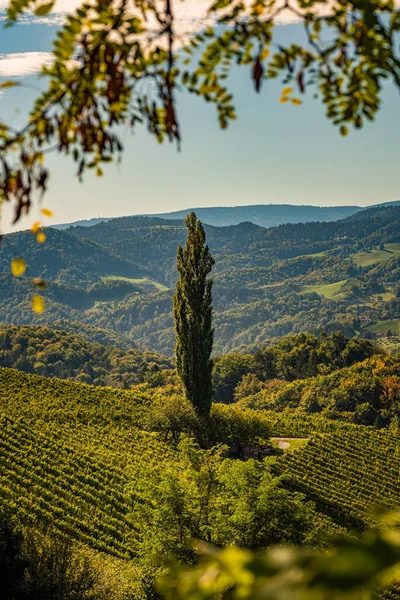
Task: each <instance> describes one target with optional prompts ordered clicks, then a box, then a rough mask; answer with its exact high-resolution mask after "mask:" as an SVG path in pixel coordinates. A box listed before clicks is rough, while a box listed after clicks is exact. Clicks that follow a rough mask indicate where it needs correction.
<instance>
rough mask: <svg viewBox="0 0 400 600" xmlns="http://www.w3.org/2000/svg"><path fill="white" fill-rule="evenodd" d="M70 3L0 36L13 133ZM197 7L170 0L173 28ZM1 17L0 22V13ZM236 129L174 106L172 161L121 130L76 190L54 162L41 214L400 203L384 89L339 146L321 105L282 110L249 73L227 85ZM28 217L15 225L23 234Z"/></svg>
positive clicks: (237, 73) (282, 29) (193, 17)
mask: <svg viewBox="0 0 400 600" xmlns="http://www.w3.org/2000/svg"><path fill="white" fill-rule="evenodd" d="M7 3H8V2H7V0H0V17H1V11H2V10H3V11H4V7H5V6H6V5H7ZM77 3H79V0H59V2H58V3H57V5H56V10H55V11H54V12H53V13H52V14H51V16H50V17H49V18H47V19H37V18H30V17H29V16H28V17H26V18H25V19H24V20H23V22H22V23H21V24H18V25H16V26H14V27H12V28H9V29H6V30H2V31H1V34H0V81H2V79H4V78H6V79H10V78H11V79H12V78H17V79H18V80H19V81H20V82H21V83H22V84H23V86H22V87H21V88H14V89H10V90H5V91H4V92H3V94H2V95H1V96H0V119H3V120H5V121H6V122H12V123H13V124H14V125H15V126H18V124H22V123H23V121H24V118H25V117H26V114H27V111H28V110H29V108H30V106H31V104H32V102H33V100H34V98H35V96H36V95H37V94H38V91H39V89H40V88H39V86H40V85H41V84H40V83H38V80H37V73H38V70H39V68H40V65H41V64H43V63H46V62H48V61H49V60H50V59H51V55H50V51H51V44H52V40H53V38H54V35H55V33H56V31H57V28H58V27H59V26H60V24H61V22H62V20H63V18H64V14H65V11H66V9H67V8H69V9H70V8H71V7H72V6H73V5H74V4H77ZM207 5H208V2H205V0H186V1H185V2H178V3H177V6H178V7H179V11H180V13H179V17H180V21H181V24H182V27H185V29H188V27H191V28H192V29H196V28H197V29H198V28H200V27H201V26H202V24H203V23H204V21H201V20H200V19H199V17H200V15H202V14H203V13H204V7H205V6H207ZM3 14H4V13H3ZM277 36H278V37H277V39H278V40H281V41H283V42H287V41H294V40H300V39H301V26H300V25H299V24H295V23H294V24H293V23H287V22H286V21H285V22H284V23H282V24H281V25H279V26H278V28H277ZM231 87H232V89H233V92H234V95H235V103H236V107H237V109H238V116H239V119H238V121H236V122H234V123H233V124H232V125H231V126H230V128H229V129H228V130H227V131H221V130H220V129H219V127H218V124H217V119H216V114H215V111H214V109H213V107H212V106H211V105H208V104H203V103H202V102H201V101H200V100H198V99H196V98H193V97H189V96H180V97H179V107H178V111H179V117H180V121H181V127H182V132H183V144H182V149H181V151H180V152H178V151H177V149H176V146H174V145H170V144H168V143H166V144H163V145H161V146H160V145H159V144H158V143H157V142H156V141H155V140H154V139H153V138H152V137H150V136H149V135H148V134H147V133H146V131H143V130H137V131H136V133H135V134H132V133H131V132H130V131H129V130H128V129H126V130H124V131H123V136H122V137H123V142H124V146H125V152H124V156H123V160H122V163H121V165H111V166H108V167H107V168H106V169H105V176H104V177H103V178H96V177H94V176H93V175H91V174H88V175H86V176H85V180H84V183H83V184H81V183H79V182H78V181H77V179H76V176H75V173H74V166H73V165H72V161H71V160H69V159H68V158H65V157H60V156H58V155H52V156H51V157H50V159H49V163H48V164H49V166H50V169H51V178H50V182H49V191H48V192H47V194H46V196H45V199H44V203H43V206H46V207H48V208H50V209H51V210H52V211H53V213H54V217H53V219H52V220H48V224H51V222H55V223H64V222H71V221H76V220H79V219H90V218H92V217H99V216H101V217H111V216H123V215H131V214H141V213H142V214H143V213H146V214H149V213H158V212H168V211H174V210H179V209H184V208H189V207H190V208H192V207H198V206H236V205H249V204H269V203H274V204H276V203H278V204H300V205H301V204H313V205H317V206H332V205H359V206H368V205H372V204H376V203H379V202H387V201H392V200H398V199H400V169H399V167H398V164H399V161H398V140H399V139H400V120H399V119H398V118H397V116H398V109H399V96H398V91H397V90H395V89H394V88H393V87H391V86H390V85H388V86H387V88H386V89H385V90H384V102H383V106H382V108H381V110H380V113H379V115H378V118H377V119H376V121H375V122H373V123H370V124H367V125H366V126H365V127H364V128H363V129H362V130H361V131H354V132H351V134H350V135H349V136H348V137H347V138H342V137H341V136H340V135H339V133H338V131H337V130H336V129H335V128H334V127H333V126H332V125H331V124H330V122H328V121H327V119H326V118H325V115H324V108H323V107H322V106H321V105H320V104H319V102H318V101H316V100H314V99H313V98H312V96H311V94H310V93H309V94H308V95H307V96H306V98H305V101H304V103H303V105H302V106H293V105H288V104H284V105H282V104H280V103H279V101H278V100H279V96H280V90H281V88H282V85H281V84H279V83H276V82H273V83H269V82H267V83H266V84H265V85H264V87H263V89H262V92H261V93H260V94H256V93H255V92H254V90H253V85H252V82H251V79H250V73H249V70H248V69H245V68H238V69H235V70H234V72H233V75H232V79H231ZM37 218H38V208H35V209H34V210H32V211H31V213H30V215H29V216H28V217H27V218H26V219H25V220H24V221H22V222H20V223H19V224H18V225H17V228H18V229H21V228H27V227H29V226H30V224H31V223H32V222H33V221H35V220H36V219H37ZM10 222H11V213H10V211H9V210H8V208H7V207H4V208H3V211H2V224H1V229H2V231H3V232H4V231H5V232H7V231H13V230H14V228H13V227H12V226H11V225H10Z"/></svg>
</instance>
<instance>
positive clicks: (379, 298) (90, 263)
mask: <svg viewBox="0 0 400 600" xmlns="http://www.w3.org/2000/svg"><path fill="white" fill-rule="evenodd" d="M206 232H207V240H208V243H209V246H210V249H211V251H212V253H213V255H214V257H215V260H216V266H215V270H214V281H215V285H214V306H215V326H216V333H215V340H216V352H217V354H221V353H226V352H229V351H232V350H239V351H247V350H250V349H252V348H255V347H257V346H260V345H263V344H270V343H273V342H275V341H276V340H277V339H279V338H281V337H283V336H287V335H290V334H294V333H297V332H300V331H309V330H311V331H314V332H316V333H318V332H320V331H323V330H326V331H328V332H329V331H334V330H337V329H341V330H342V331H343V332H345V333H346V334H347V335H361V336H366V337H370V338H376V339H378V340H379V342H380V343H381V344H382V346H383V347H387V348H388V349H390V350H392V351H393V352H396V349H397V347H398V346H397V339H398V336H397V330H396V329H395V330H394V331H393V332H391V333H394V337H392V336H391V337H390V339H389V338H387V336H386V335H385V334H386V333H387V331H386V330H385V331H384V332H383V333H379V331H380V330H379V323H381V322H388V321H392V320H396V319H397V318H398V315H399V297H398V282H399V265H400V262H399V261H400V238H399V232H400V207H399V206H396V205H395V206H388V207H383V208H382V207H381V208H379V207H378V208H372V209H368V210H363V211H360V212H358V213H356V214H354V215H352V216H350V217H348V218H345V219H342V220H339V221H335V222H315V223H308V224H301V223H299V224H287V225H281V226H279V227H274V228H270V229H264V228H262V227H259V226H257V225H254V224H252V223H242V224H240V225H234V226H230V227H213V226H207V227H206ZM185 236H186V231H185V228H184V226H183V223H182V222H179V221H174V220H163V219H160V218H150V217H124V218H120V219H113V220H110V221H108V222H102V223H99V224H97V225H94V226H92V227H71V228H69V229H68V230H65V231H62V232H60V231H56V230H54V235H53V234H50V235H49V238H48V241H47V242H46V244H44V245H39V244H37V243H36V242H35V240H34V238H33V236H32V235H31V234H29V233H22V234H17V235H16V237H14V234H13V235H10V236H5V238H4V240H5V243H4V245H3V247H0V268H1V270H2V272H3V275H0V320H1V321H4V322H7V323H14V324H40V325H44V324H47V325H52V324H53V323H55V322H57V321H59V320H60V319H61V320H63V321H64V323H66V322H67V321H70V322H73V323H79V322H82V323H84V324H86V325H89V326H95V327H100V328H102V329H105V330H110V331H113V332H115V333H117V334H122V335H123V336H125V337H126V338H128V339H129V340H132V343H134V344H135V345H136V346H137V347H139V348H141V349H145V350H150V349H151V350H156V351H157V352H160V353H162V354H164V355H171V354H172V351H173V328H172V316H171V298H172V288H173V286H174V284H175V280H176V271H175V256H176V249H177V246H178V244H182V243H184V241H185ZM16 242H18V243H16ZM60 243H61V248H62V250H61V249H60ZM69 248H71V252H70V251H69ZM17 253H18V254H21V253H22V254H23V255H24V256H26V258H27V260H28V262H29V267H30V274H34V275H42V276H45V277H46V279H47V281H48V290H47V291H46V301H47V310H46V311H45V313H43V314H41V315H35V314H33V313H32V311H31V306H30V305H31V294H32V289H31V286H30V283H29V280H28V279H27V278H22V279H21V280H18V281H15V280H11V278H10V277H9V276H8V275H7V273H8V270H9V264H10V260H11V256H15V255H16V254H17ZM24 253H25V254H24ZM31 254H32V256H33V259H32V260H31V259H30V256H31ZM96 261H97V262H96ZM82 265H83V266H84V269H85V274H84V275H80V273H82Z"/></svg>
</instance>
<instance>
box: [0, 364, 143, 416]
mask: <svg viewBox="0 0 400 600" xmlns="http://www.w3.org/2000/svg"><path fill="white" fill-rule="evenodd" d="M148 402H149V398H148V396H147V395H146V394H145V393H143V392H141V391H137V390H135V391H125V390H116V389H112V388H102V387H95V386H92V385H86V384H83V383H73V382H70V381H64V380H61V379H55V378H52V379H49V378H45V377H41V376H39V375H28V374H26V373H22V372H21V371H16V370H14V369H6V368H0V407H1V411H2V412H4V413H7V414H10V415H17V416H18V417H25V418H27V419H34V420H37V419H45V420H46V421H47V422H48V421H55V422H57V423H65V422H68V421H70V420H71V419H72V420H77V421H81V422H83V423H90V424H92V423H108V424H109V423H116V424H119V425H125V426H127V427H132V426H136V425H137V424H138V423H139V422H140V419H141V417H142V416H143V414H144V412H145V406H146V404H148Z"/></svg>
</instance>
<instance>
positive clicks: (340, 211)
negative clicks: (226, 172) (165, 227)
mask: <svg viewBox="0 0 400 600" xmlns="http://www.w3.org/2000/svg"><path fill="white" fill-rule="evenodd" d="M398 203H399V202H398V201H397V202H396V201H394V202H383V203H381V204H377V205H376V206H394V205H396V204H398ZM370 208H372V207H370ZM361 210H367V209H366V208H364V207H361V206H312V205H304V206H299V205H298V204H255V205H245V206H220V207H217V206H213V207H197V208H187V209H184V210H177V211H173V212H167V213H158V214H157V213H156V214H149V215H144V216H148V217H160V218H162V219H168V220H170V219H178V220H183V219H184V218H185V216H186V215H187V214H188V213H189V212H191V211H194V212H195V213H196V214H197V216H198V218H199V219H201V220H202V221H203V223H206V224H207V225H214V226H215V227H227V226H229V225H239V224H240V223H244V222H250V223H254V224H255V225H260V226H261V227H275V226H277V225H283V224H285V223H305V222H311V221H336V220H338V219H343V218H345V217H348V216H350V215H353V214H355V213H356V212H359V211H361ZM140 216H143V215H140ZM111 220H112V217H103V218H102V217H94V218H92V219H86V220H81V221H75V222H73V223H63V224H59V225H53V226H52V227H54V228H56V229H67V228H68V227H71V226H72V227H77V226H80V227H92V226H93V225H98V224H99V223H102V222H107V221H111Z"/></svg>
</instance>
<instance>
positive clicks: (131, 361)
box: [0, 326, 172, 388]
mask: <svg viewBox="0 0 400 600" xmlns="http://www.w3.org/2000/svg"><path fill="white" fill-rule="evenodd" d="M0 366H1V367H12V368H14V369H19V370H20V371H24V372H25V373H34V374H36V375H43V376H45V377H58V378H61V379H73V380H74V381H80V382H82V383H90V384H94V385H102V386H112V387H117V388H130V387H131V386H132V385H134V384H137V383H141V382H143V381H144V380H145V378H146V375H147V376H148V375H151V374H154V373H156V372H157V371H160V370H161V369H171V368H172V363H171V361H170V360H169V359H167V358H165V357H162V356H160V355H158V354H155V353H152V352H141V351H140V350H137V349H130V350H125V351H124V350H122V349H120V348H117V347H115V346H110V345H103V344H102V343H98V342H90V341H88V340H87V339H85V338H84V337H82V336H81V335H77V334H76V333H68V332H66V331H62V330H57V329H55V330H54V329H49V328H48V327H17V326H11V327H5V326H3V328H1V329H0Z"/></svg>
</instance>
